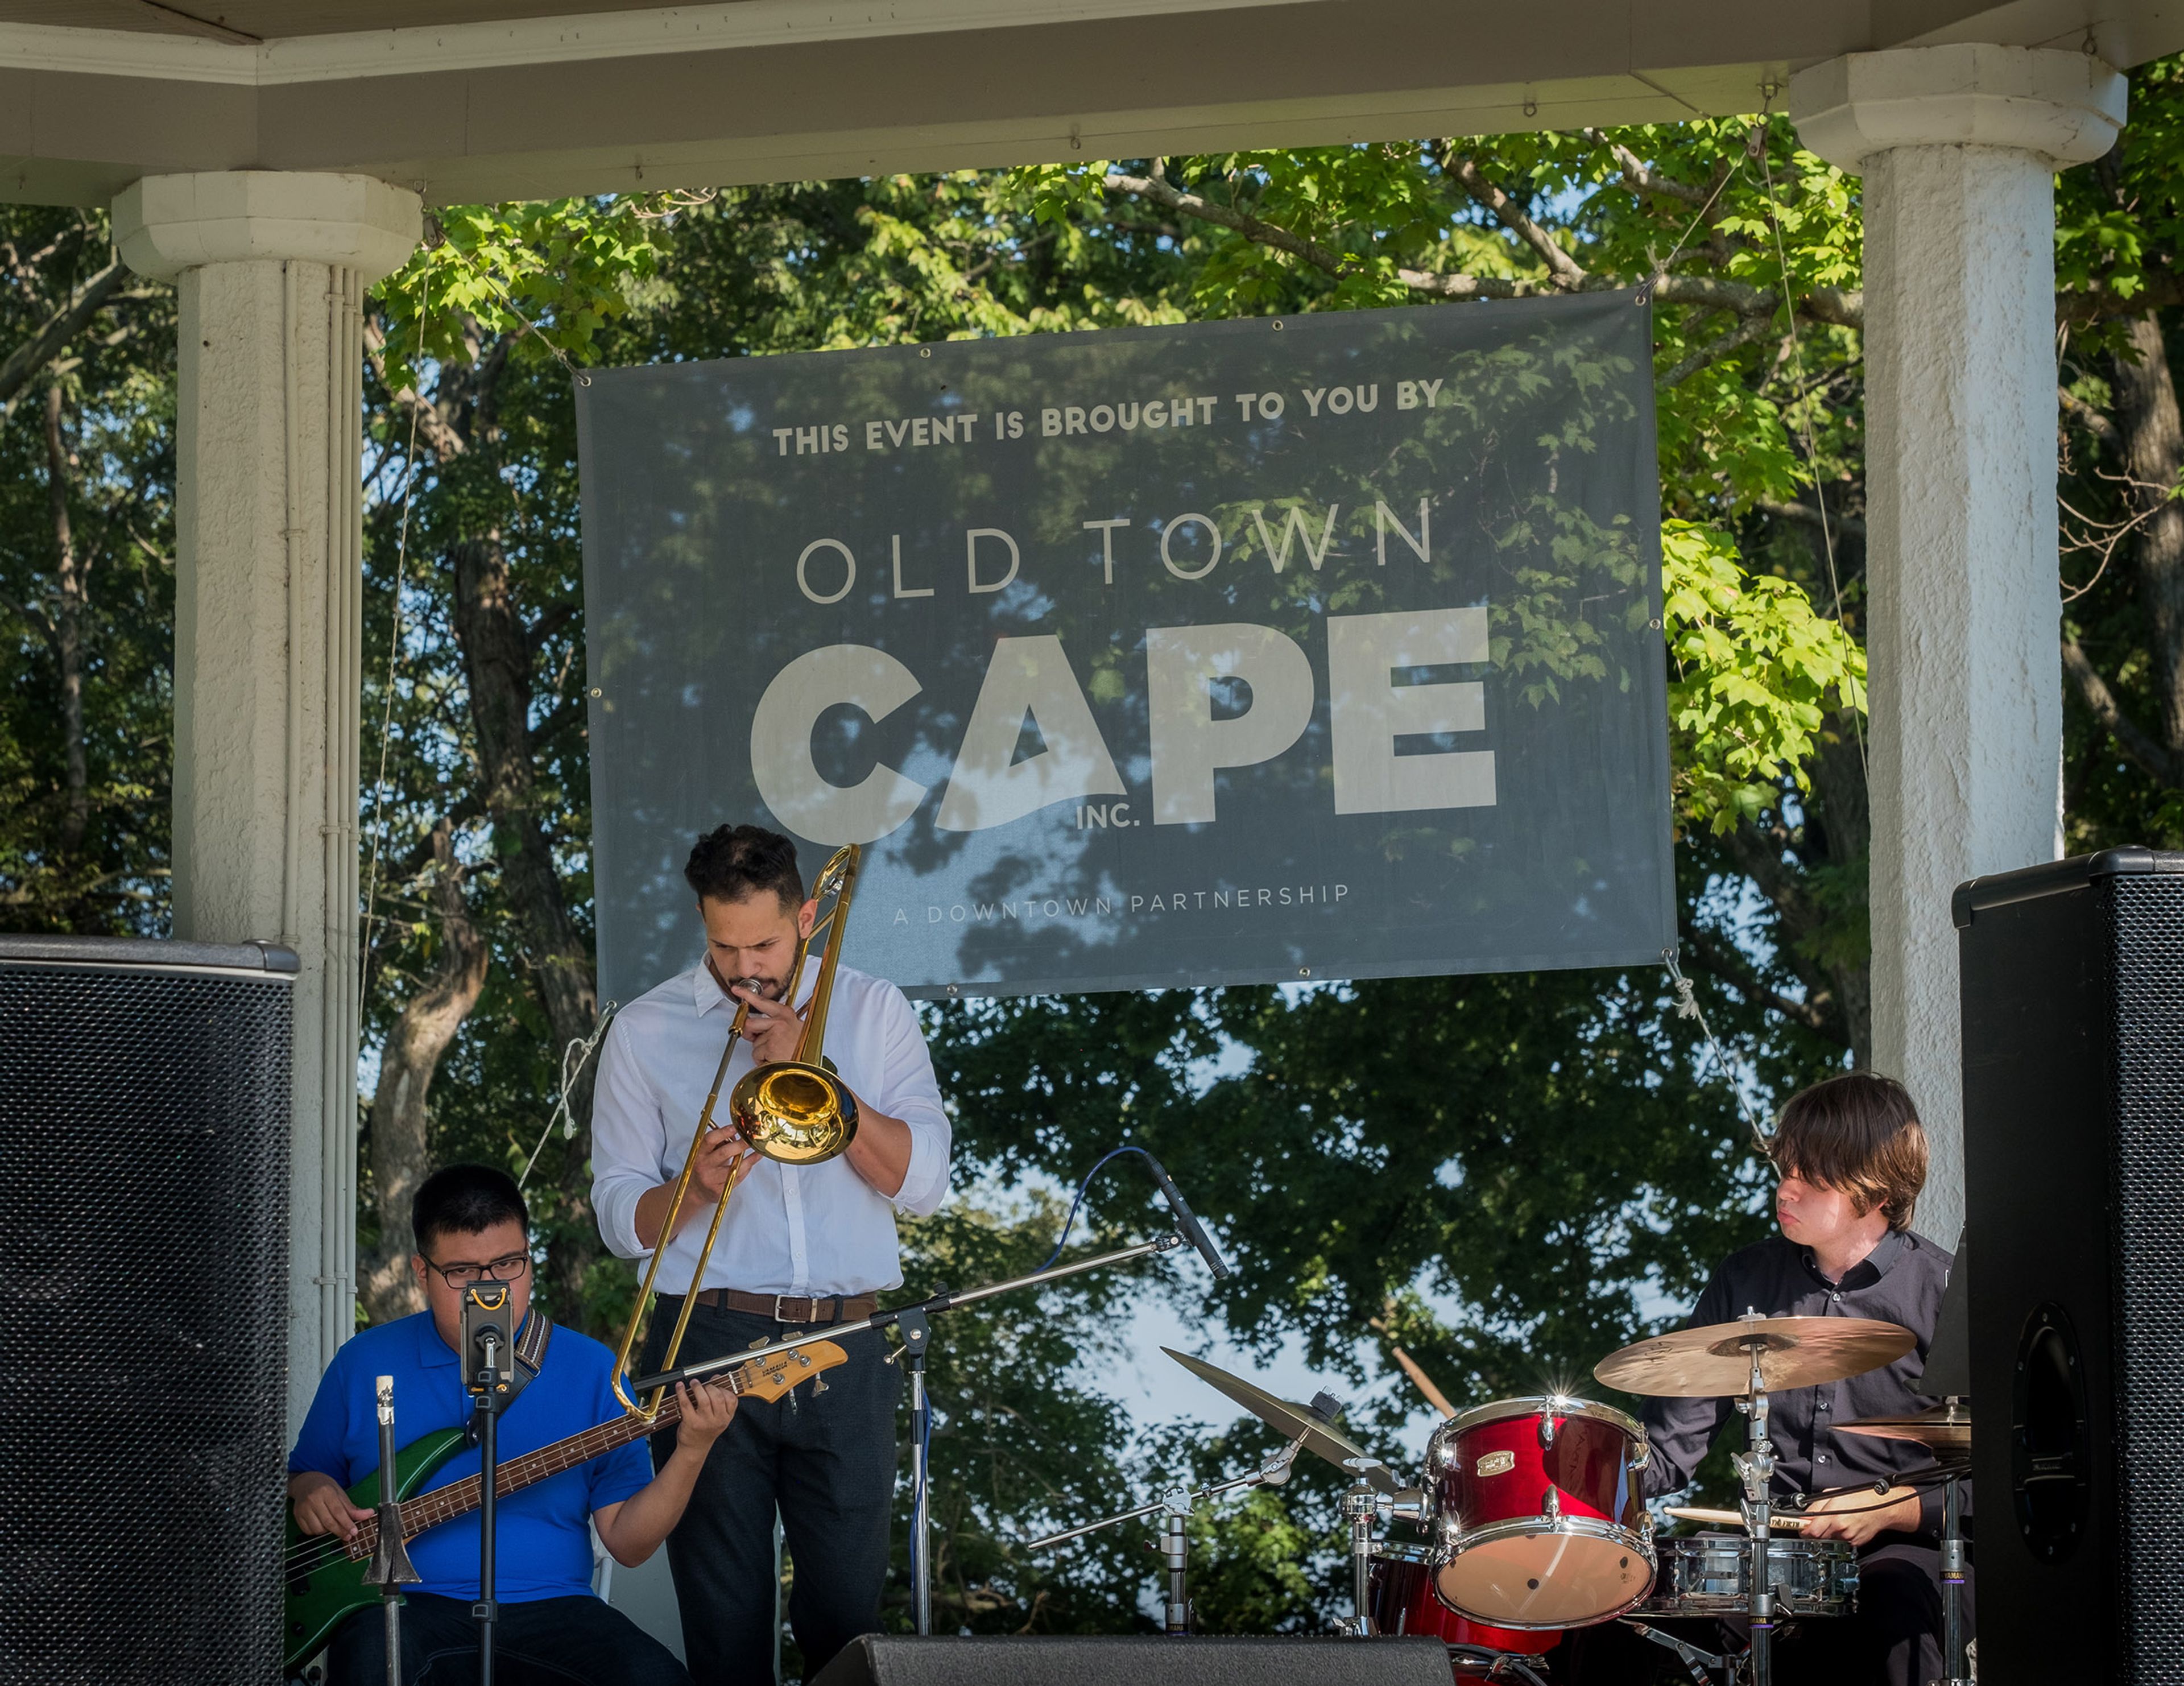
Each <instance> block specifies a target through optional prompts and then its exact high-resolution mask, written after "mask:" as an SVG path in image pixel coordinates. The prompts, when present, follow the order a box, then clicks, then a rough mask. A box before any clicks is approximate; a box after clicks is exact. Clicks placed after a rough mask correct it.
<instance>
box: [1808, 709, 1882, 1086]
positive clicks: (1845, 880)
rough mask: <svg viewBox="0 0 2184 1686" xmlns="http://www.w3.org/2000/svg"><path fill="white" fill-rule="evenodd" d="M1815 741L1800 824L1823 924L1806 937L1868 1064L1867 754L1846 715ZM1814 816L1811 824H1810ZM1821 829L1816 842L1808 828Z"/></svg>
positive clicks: (1862, 1062)
mask: <svg viewBox="0 0 2184 1686" xmlns="http://www.w3.org/2000/svg"><path fill="white" fill-rule="evenodd" d="M1834 727H1835V735H1834V736H1832V737H1826V738H1823V739H1821V740H1820V745H1819V753H1818V754H1816V755H1815V756H1814V757H1813V761H1812V766H1811V769H1810V771H1811V773H1812V779H1813V795H1814V802H1813V804H1812V809H1811V811H1810V812H1808V815H1807V818H1806V822H1805V841H1806V847H1805V867H1806V870H1807V872H1808V873H1812V872H1814V871H1819V872H1820V873H1822V874H1825V876H1824V877H1822V878H1820V879H1817V880H1816V881H1815V883H1814V900H1815V901H1817V902H1819V905H1820V907H1821V909H1822V912H1823V920H1824V923H1823V925H1822V927H1821V928H1820V929H1819V930H1817V931H1815V932H1814V933H1813V934H1812V935H1811V937H1809V938H1808V941H1813V944H1814V960H1813V963H1814V964H1816V965H1817V966H1818V967H1819V969H1821V970H1822V971H1823V972H1825V974H1827V977H1828V979H1829V980H1830V982H1831V983H1832V985H1834V991H1835V997H1836V1002H1837V1004H1838V1006H1839V1008H1840V1009H1841V1014H1842V1025H1843V1029H1844V1030H1845V1032H1846V1033H1847V1035H1848V1036H1849V1038H1850V1052H1851V1063H1852V1064H1853V1065H1855V1066H1857V1067H1858V1069H1860V1070H1866V1069H1870V1068H1871V1066H1872V1064H1873V945H1872V943H1871V941H1869V935H1868V934H1869V930H1870V929H1871V927H1870V925H1869V922H1868V918H1867V911H1866V890H1865V886H1866V866H1867V862H1868V859H1869V857H1870V854H1871V851H1872V846H1873V811H1872V804H1871V801H1870V798H1869V794H1868V791H1867V787H1866V779H1865V756H1864V752H1863V751H1862V750H1861V749H1860V747H1859V745H1858V738H1857V736H1856V734H1855V732H1854V731H1853V723H1852V722H1851V720H1850V719H1849V718H1848V717H1837V719H1836V721H1835V722H1834ZM1816 821H1817V828H1816V825H1815V822H1816ZM1815 829H1818V830H1819V834H1820V835H1819V839H1818V843H1819V847H1818V848H1815V847H1814V841H1815V840H1814V836H1813V833H1814V830H1815Z"/></svg>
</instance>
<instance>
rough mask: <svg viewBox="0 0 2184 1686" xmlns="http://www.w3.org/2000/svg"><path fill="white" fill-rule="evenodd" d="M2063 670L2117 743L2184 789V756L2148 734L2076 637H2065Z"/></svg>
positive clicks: (2155, 775) (2162, 778) (2151, 772)
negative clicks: (2164, 746)
mask: <svg viewBox="0 0 2184 1686" xmlns="http://www.w3.org/2000/svg"><path fill="white" fill-rule="evenodd" d="M2063 671H2064V673H2068V674H2069V675H2070V678H2071V681H2072V683H2074V684H2075V685H2076V686H2077V687H2078V694H2079V695H2081V696H2082V697H2083V698H2084V699H2085V701H2086V706H2087V708H2089V709H2091V710H2092V712H2093V717H2094V718H2095V719H2096V720H2098V721H2099V722H2100V723H2101V724H2102V725H2103V727H2105V728H2106V729H2107V730H2108V734H2109V736H2110V737H2112V738H2114V740H2116V747H2117V748H2119V749H2120V750H2121V751H2123V752H2124V753H2125V754H2126V756H2130V758H2131V760H2132V761H2134V762H2137V763H2138V766H2139V768H2140V769H2141V770H2142V771H2143V772H2145V773H2147V774H2148V775H2149V776H2150V777H2152V778H2153V779H2156V780H2158V781H2159V782H2160V783H2161V784H2165V785H2167V786H2168V787H2169V788H2170V789H2171V790H2184V756H2174V755H2171V754H2170V752H2169V751H2167V750H2165V749H2164V748H2163V747H2162V746H2161V745H2159V744H2158V743H2156V742H2154V740H2153V739H2152V738H2151V737H2149V736H2148V735H2147V734H2146V733H2145V732H2144V731H2143V730H2142V729H2140V727H2139V725H2138V723H2137V722H2136V721H2135V720H2133V719H2132V718H2131V717H2130V716H2129V715H2128V714H2126V713H2125V712H2124V711H2123V704H2122V703H2121V702H2120V701H2118V700H2117V698H2116V694H2115V692H2114V690H2112V689H2109V682H2108V681H2107V680H2106V679H2105V678H2102V677H2101V673H2100V671H2099V669H2098V668H2096V667H2094V666H2093V664H2092V658H2091V657H2089V656H2087V654H2086V652H2085V649H2084V646H2082V645H2080V644H2079V642H2078V640H2077V639H2075V638H2070V637H2067V636H2066V637H2065V638H2064V640H2063Z"/></svg>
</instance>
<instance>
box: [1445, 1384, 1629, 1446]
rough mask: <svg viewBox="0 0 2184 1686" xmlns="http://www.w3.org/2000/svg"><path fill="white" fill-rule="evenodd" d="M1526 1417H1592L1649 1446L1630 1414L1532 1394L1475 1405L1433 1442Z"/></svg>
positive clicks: (1565, 1396) (1562, 1395)
mask: <svg viewBox="0 0 2184 1686" xmlns="http://www.w3.org/2000/svg"><path fill="white" fill-rule="evenodd" d="M1523 1416H1560V1417H1573V1416H1581V1417H1590V1418H1591V1419H1592V1420H1593V1421H1596V1422H1605V1423H1607V1424H1609V1425H1611V1426H1613V1427H1616V1428H1619V1429H1621V1430H1622V1431H1623V1432H1624V1433H1625V1434H1627V1435H1629V1436H1630V1438H1632V1439H1633V1440H1635V1441H1636V1442H1637V1443H1639V1444H1640V1445H1641V1447H1642V1446H1645V1445H1646V1428H1645V1425H1644V1424H1642V1423H1641V1422H1640V1421H1638V1419H1637V1418H1636V1417H1635V1416H1632V1415H1630V1412H1628V1411H1620V1410H1616V1408H1615V1407H1614V1406H1613V1405H1604V1404H1601V1403H1600V1401H1599V1400H1597V1399H1580V1398H1573V1397H1571V1396H1570V1395H1568V1394H1566V1393H1528V1394H1525V1395H1524V1396H1522V1397H1521V1398H1513V1399H1493V1400H1490V1401H1489V1402H1488V1403H1487V1404H1483V1405H1474V1406H1473V1407H1472V1408H1471V1409H1470V1410H1466V1411H1458V1412H1457V1414H1456V1415H1454V1416H1452V1417H1451V1418H1449V1420H1448V1421H1446V1422H1444V1423H1443V1424H1441V1426H1440V1427H1438V1428H1436V1429H1435V1430H1434V1432H1433V1438H1435V1440H1444V1439H1453V1438H1455V1437H1456V1436H1457V1435H1459V1434H1462V1433H1463V1432H1465V1431H1466V1430H1467V1429H1472V1428H1476V1427H1478V1426H1479V1425H1480V1424H1481V1423H1487V1422H1500V1421H1503V1420H1504V1419H1506V1418H1508V1417H1523Z"/></svg>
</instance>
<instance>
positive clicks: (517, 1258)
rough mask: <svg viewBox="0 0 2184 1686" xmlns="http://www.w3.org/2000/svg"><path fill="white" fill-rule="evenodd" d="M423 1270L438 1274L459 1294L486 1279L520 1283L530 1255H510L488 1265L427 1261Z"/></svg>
mask: <svg viewBox="0 0 2184 1686" xmlns="http://www.w3.org/2000/svg"><path fill="white" fill-rule="evenodd" d="M425 1268H426V1270H433V1271H437V1272H438V1273H439V1277H440V1280H441V1281H443V1282H445V1283H446V1284H447V1285H448V1287H451V1288H453V1289H454V1290H455V1291H456V1292H458V1293H460V1292H462V1290H463V1289H465V1288H466V1287H469V1286H470V1285H471V1283H472V1282H482V1281H485V1280H486V1279H487V1277H491V1278H492V1279H493V1281H497V1282H514V1281H521V1280H522V1276H523V1273H524V1272H525V1271H526V1270H529V1269H530V1268H531V1255H530V1254H529V1253H510V1254H509V1255H508V1257H507V1258H505V1259H494V1260H493V1263H492V1264H490V1265H435V1264H434V1263H433V1262H432V1260H431V1259H426V1260H425Z"/></svg>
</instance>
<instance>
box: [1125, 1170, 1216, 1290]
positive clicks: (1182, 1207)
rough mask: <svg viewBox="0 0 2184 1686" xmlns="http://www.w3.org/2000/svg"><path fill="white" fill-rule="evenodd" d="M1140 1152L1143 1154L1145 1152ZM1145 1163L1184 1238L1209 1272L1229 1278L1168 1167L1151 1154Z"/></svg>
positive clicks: (1210, 1240) (1204, 1228) (1209, 1237)
mask: <svg viewBox="0 0 2184 1686" xmlns="http://www.w3.org/2000/svg"><path fill="white" fill-rule="evenodd" d="M1143 1151H1144V1150H1143V1149H1142V1148H1141V1149H1139V1152H1141V1153H1142V1152H1143ZM1145 1163H1146V1164H1149V1165H1151V1167H1152V1168H1153V1181H1155V1182H1156V1183H1158V1184H1159V1185H1160V1192H1161V1198H1162V1199H1164V1200H1166V1201H1167V1204H1168V1209H1169V1210H1170V1211H1171V1212H1173V1213H1174V1214H1175V1226H1176V1227H1177V1228H1178V1229H1179V1230H1181V1231H1183V1238H1184V1240H1185V1241H1187V1242H1190V1244H1191V1245H1192V1246H1193V1247H1195V1248H1197V1249H1198V1255H1199V1257H1200V1258H1201V1259H1204V1260H1205V1261H1206V1269H1207V1270H1211V1271H1212V1273H1213V1274H1214V1275H1215V1276H1217V1277H1218V1276H1228V1275H1229V1267H1228V1265H1225V1264H1223V1262H1222V1259H1221V1255H1220V1253H1217V1252H1216V1251H1215V1250H1214V1247H1213V1237H1211V1236H1209V1235H1207V1234H1206V1225H1203V1224H1201V1223H1200V1222H1199V1221H1198V1214H1196V1213H1195V1212H1193V1211H1192V1210H1191V1209H1190V1206H1189V1205H1188V1204H1187V1203H1185V1202H1184V1198H1183V1191H1182V1190H1181V1189H1179V1188H1178V1187H1177V1186H1175V1179H1174V1178H1173V1177H1172V1176H1170V1175H1168V1174H1167V1166H1166V1165H1163V1164H1162V1163H1161V1162H1160V1161H1159V1160H1158V1159H1156V1158H1154V1157H1153V1156H1152V1155H1151V1153H1146V1154H1145Z"/></svg>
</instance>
